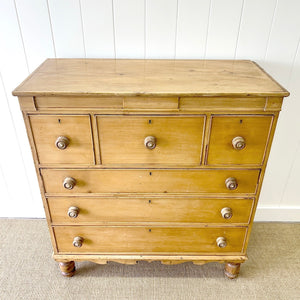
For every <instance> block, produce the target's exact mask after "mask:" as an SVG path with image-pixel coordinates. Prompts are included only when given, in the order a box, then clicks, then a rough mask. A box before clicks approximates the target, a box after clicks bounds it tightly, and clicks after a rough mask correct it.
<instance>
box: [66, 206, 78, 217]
mask: <svg viewBox="0 0 300 300" xmlns="http://www.w3.org/2000/svg"><path fill="white" fill-rule="evenodd" d="M78 214H79V208H78V207H76V206H70V207H69V209H68V216H69V217H70V218H77V217H78Z"/></svg>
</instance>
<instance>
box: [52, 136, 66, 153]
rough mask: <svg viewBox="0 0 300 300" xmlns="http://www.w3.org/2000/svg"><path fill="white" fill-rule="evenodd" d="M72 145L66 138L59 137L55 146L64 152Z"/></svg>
mask: <svg viewBox="0 0 300 300" xmlns="http://www.w3.org/2000/svg"><path fill="white" fill-rule="evenodd" d="M69 144H70V141H69V139H68V138H67V137H65V136H59V137H58V138H57V139H56V141H55V146H56V147H57V148H58V149H59V150H64V149H66V148H67V147H68V145H69Z"/></svg>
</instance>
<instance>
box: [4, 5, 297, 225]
mask: <svg viewBox="0 0 300 300" xmlns="http://www.w3.org/2000/svg"><path fill="white" fill-rule="evenodd" d="M299 11H300V1H298V0H264V1H259V0H227V1H224V0H163V1H161V0H101V1H98V0H1V1H0V45H1V46H0V71H1V76H0V79H1V80H0V128H2V130H1V139H2V140H3V141H5V146H2V144H1V146H2V147H0V207H1V209H0V217H1V216H2V217H42V216H43V215H44V213H43V209H42V202H41V199H40V193H39V189H38V184H37V179H36V175H35V170H34V165H33V160H32V155H31V151H30V147H29V143H28V139H27V135H26V131H25V126H24V122H23V118H22V114H21V112H20V109H19V104H18V101H17V98H16V97H13V96H12V95H11V91H12V90H13V89H14V88H15V87H16V86H17V85H18V84H19V83H20V82H21V81H22V80H23V79H24V78H25V77H26V76H27V75H28V74H29V72H31V71H33V69H35V68H36V67H37V66H38V65H39V64H40V63H41V62H42V61H43V60H44V59H45V58H47V57H67V58H72V57H99V58H101V57H103V58H115V57H117V58H170V59H173V58H187V59H192V58H207V59H210V58H217V59H218V58H220V59H221V58H225V59H233V58H236V59H253V60H255V61H257V62H259V63H260V64H261V65H262V66H263V67H264V68H265V70H266V71H267V72H269V73H270V74H271V75H272V76H273V77H274V78H275V79H276V80H278V81H279V83H281V84H282V85H283V86H285V87H287V88H288V89H289V91H290V92H291V96H290V97H289V98H287V99H285V101H284V104H283V108H282V113H281V115H280V117H279V120H278V127H277V130H276V133H275V137H274V142H273V147H272V150H271V153H270V159H269V162H268V166H267V170H266V175H265V180H264V184H263V188H262V192H261V198H260V204H259V209H258V214H257V217H256V220H294V221H295V220H300V216H299V213H300V204H299V188H298V186H299V178H300V130H299V128H300V118H299V117H298V115H299V111H300V100H299V99H300V84H299V80H300V49H299V47H300V30H299V28H300V18H299ZM6 145H8V146H6ZM16 186H17V188H16ZM8 199H9V201H8ZM3 201H5V203H4V202H3Z"/></svg>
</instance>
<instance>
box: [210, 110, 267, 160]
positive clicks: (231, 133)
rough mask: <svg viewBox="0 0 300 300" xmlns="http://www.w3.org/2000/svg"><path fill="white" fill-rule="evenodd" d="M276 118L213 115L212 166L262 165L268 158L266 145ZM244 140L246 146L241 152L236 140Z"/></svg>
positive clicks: (211, 136)
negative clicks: (235, 145)
mask: <svg viewBox="0 0 300 300" xmlns="http://www.w3.org/2000/svg"><path fill="white" fill-rule="evenodd" d="M272 121H273V116H270V115H267V116H261V115H260V116H247V115H246V116H245V115H239V116H235V115H233V116H232V115H230V116H227V115H224V116H218V115H213V116H212V125H211V134H210V142H209V147H208V156H207V164H208V165H236V164H239V165H241V164H247V165H250V164H253V165H260V164H262V162H263V159H264V157H265V151H266V146H267V143H268V138H269V133H270V130H271V125H272ZM236 137H242V138H243V139H244V140H245V145H246V146H245V147H244V148H243V149H240V150H237V149H235V148H234V146H233V144H232V143H233V139H234V138H236Z"/></svg>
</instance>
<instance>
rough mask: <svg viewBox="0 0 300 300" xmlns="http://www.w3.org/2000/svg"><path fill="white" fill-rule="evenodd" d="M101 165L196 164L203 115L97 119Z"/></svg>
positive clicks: (200, 143) (198, 157)
mask: <svg viewBox="0 0 300 300" xmlns="http://www.w3.org/2000/svg"><path fill="white" fill-rule="evenodd" d="M97 126H98V135H99V141H100V152H101V163H102V164H104V165H106V164H131V163H133V164H147V163H148V164H175V165H176V166H179V165H191V164H195V165H199V164H200V159H201V153H202V139H203V128H204V116H189V117H184V116H97Z"/></svg>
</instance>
